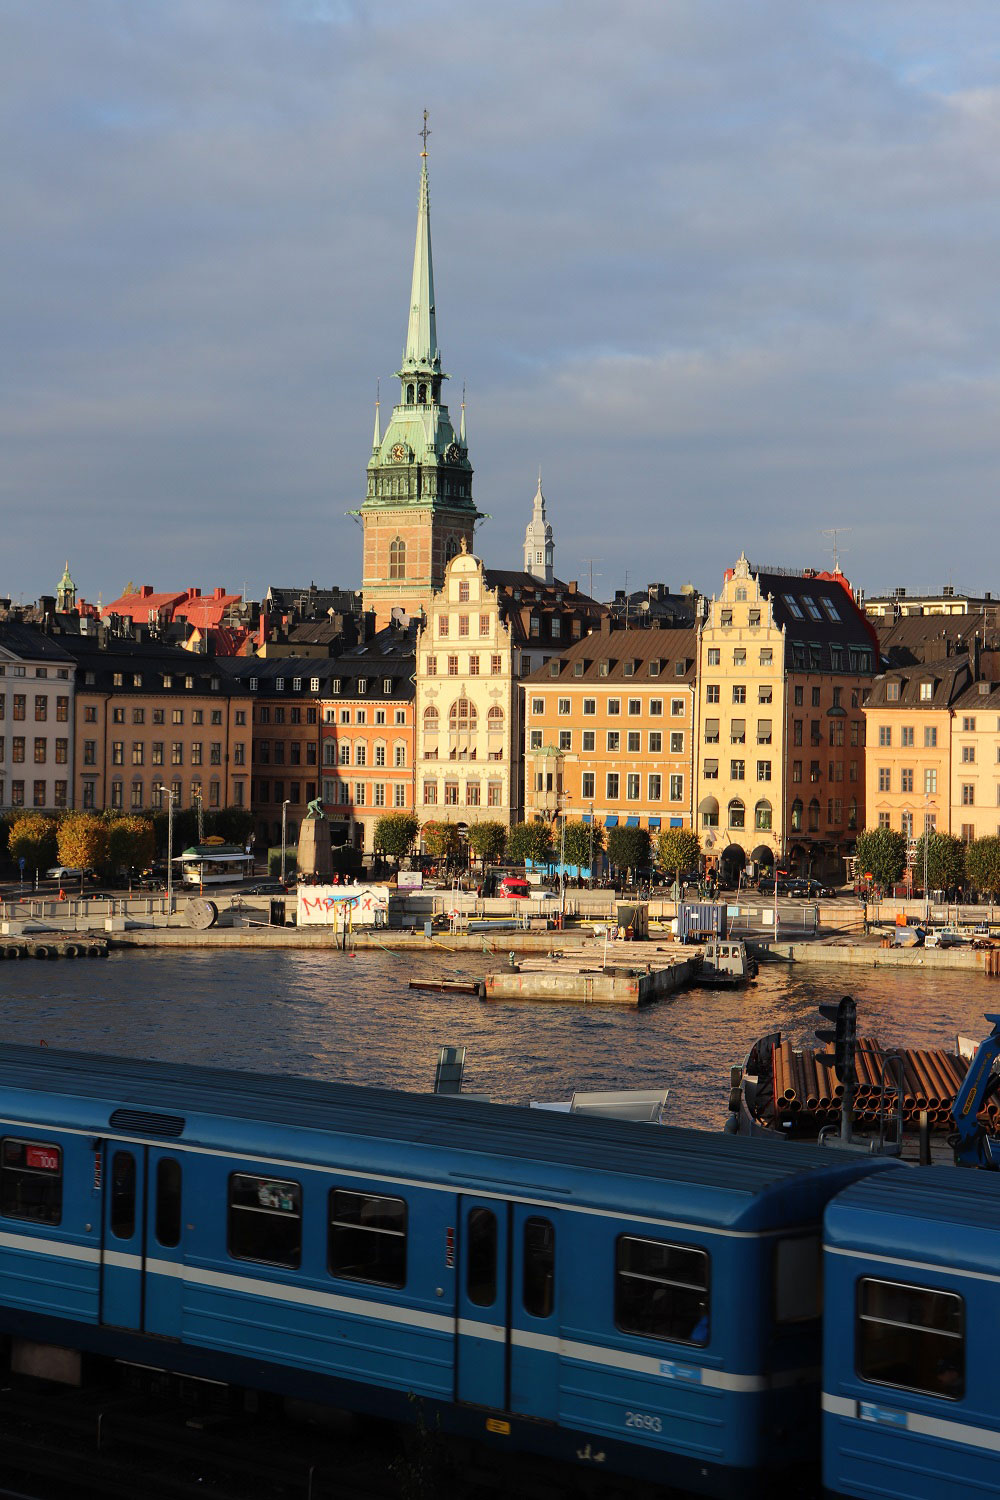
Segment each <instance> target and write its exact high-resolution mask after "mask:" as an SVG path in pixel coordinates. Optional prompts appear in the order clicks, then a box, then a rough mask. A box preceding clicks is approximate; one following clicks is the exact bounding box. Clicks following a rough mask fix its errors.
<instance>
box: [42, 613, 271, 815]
mask: <svg viewBox="0 0 1000 1500" xmlns="http://www.w3.org/2000/svg"><path fill="white" fill-rule="evenodd" d="M61 643H62V644H63V646H64V647H65V649H66V651H67V653H68V654H69V655H70V656H71V657H72V658H73V660H74V663H75V672H76V697H75V703H76V716H75V735H74V741H75V748H74V772H75V776H74V803H73V805H74V806H75V807H77V808H87V809H93V810H95V811H97V812H101V811H103V810H104V809H105V808H116V809H121V810H122V811H126V812H143V811H148V810H149V809H151V808H152V809H155V808H159V807H161V806H165V805H166V802H165V798H164V795H163V793H164V790H165V789H169V790H171V791H172V792H173V793H174V805H175V806H176V807H194V806H196V805H197V803H198V802H199V800H200V801H201V803H202V806H203V807H205V808H209V809H211V808H222V807H249V806H250V795H249V793H250V745H251V703H250V699H249V695H248V694H247V692H246V690H245V689H244V688H243V687H242V686H241V684H239V683H238V682H234V681H233V680H232V679H231V678H230V677H229V676H228V675H227V674H226V672H225V671H224V670H223V669H222V667H220V665H219V664H218V663H217V662H215V661H213V660H212V659H211V658H203V657H198V656H192V655H191V654H190V653H189V652H186V651H181V650H179V649H176V648H170V647H163V646H158V645H156V644H154V643H149V642H140V641H134V640H128V639H122V638H111V639H107V640H105V641H104V642H103V643H102V642H101V641H100V640H95V639H93V638H92V637H88V636H86V635H84V636H75V637H74V636H71V635H65V636H63V637H61Z"/></svg>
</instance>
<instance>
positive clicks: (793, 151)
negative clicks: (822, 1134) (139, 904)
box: [0, 0, 1000, 601]
mask: <svg viewBox="0 0 1000 1500" xmlns="http://www.w3.org/2000/svg"><path fill="white" fill-rule="evenodd" d="M424 109H427V110H428V112H429V117H430V118H429V124H430V128H431V131H432V134H431V137H430V142H429V152H430V156H429V171H430V187H431V221H432V232H433V244H434V270H435V284H436V287H435V289H436V300H437V324H438V337H439V342H440V345H441V352H442V359H443V363H444V368H445V369H446V370H447V371H448V372H449V374H450V376H451V380H450V382H449V384H448V385H447V386H446V388H445V390H446V399H447V400H448V402H449V404H450V407H451V410H452V413H453V416H454V417H455V419H456V420H457V414H458V407H459V404H460V401H461V392H462V386H463V383H464V384H465V386H466V389H467V402H468V407H467V420H468V437H469V450H470V458H471V461H472V463H473V466H474V469H475V478H474V481H473V493H474V496H475V499H476V501H477V503H478V505H479V507H480V509H481V510H483V511H485V512H487V513H488V514H489V516H490V519H489V520H487V521H484V522H483V523H482V524H481V527H480V529H479V531H478V533H477V547H478V550H479V552H480V554H481V555H482V556H483V558H484V560H485V561H486V562H487V564H488V565H491V566H494V567H499V568H510V567H519V566H520V565H521V558H522V549H523V538H524V528H525V525H526V524H527V522H528V520H529V519H530V514H531V500H532V496H533V494H534V490H535V485H536V482H537V476H538V472H539V469H540V470H541V472H542V478H543V489H544V492H545V495H546V499H547V502H548V514H549V519H550V520H551V522H552V524H553V526H554V529H555V543H556V571H557V573H558V574H559V576H561V577H563V578H567V579H569V578H578V579H580V581H581V584H582V585H583V586H585V587H587V586H589V583H590V579H591V576H592V577H593V589H594V593H595V594H596V595H598V597H602V598H606V597H610V595H611V594H612V593H613V591H614V590H615V589H616V588H622V587H624V586H626V584H627V586H628V587H629V588H630V589H633V588H641V587H644V586H645V585H646V584H647V583H650V582H653V581H664V582H667V583H668V584H669V585H670V586H671V587H672V588H677V587H679V586H680V585H682V584H684V583H687V582H690V583H693V584H694V585H695V586H696V587H698V588H700V589H702V590H704V591H706V592H708V593H712V592H714V591H715V590H716V589H717V588H718V586H719V581H720V579H721V575H722V572H723V569H724V568H726V567H727V566H730V565H731V564H732V563H733V562H734V561H735V559H736V558H737V557H738V556H739V554H740V552H741V551H743V550H745V551H746V553H747V555H748V556H749V557H750V558H751V560H752V561H755V562H758V563H761V564H770V565H780V566H785V567H791V568H797V567H807V566H809V567H820V568H822V567H828V566H830V565H831V563H832V552H831V548H832V543H833V539H832V537H831V536H829V535H827V534H826V533H827V532H828V531H830V530H831V529H838V530H839V536H838V538H837V541H838V545H839V548H840V559H841V565H842V567H843V568H844V571H845V572H846V573H847V574H848V576H849V577H850V578H851V580H852V581H853V582H854V583H855V585H860V586H862V587H863V588H864V589H865V590H866V591H867V592H868V593H884V592H887V591H888V590H891V589H892V588H894V587H896V586H899V585H902V586H905V587H907V588H908V589H910V590H916V589H924V588H934V589H937V588H940V587H941V586H942V585H944V584H947V583H950V584H952V585H953V586H954V587H955V588H956V589H962V590H969V591H971V592H976V593H978V592H981V591H983V590H986V589H993V590H994V591H997V592H1000V576H998V571H997V565H996V561H995V555H994V554H992V553H991V552H990V543H991V542H992V541H994V540H995V538H996V535H997V527H996V519H995V518H996V514H997V504H996V497H997V490H998V479H1000V297H998V294H997V266H998V264H1000V192H998V186H1000V181H998V179H1000V7H998V6H997V5H996V0H934V3H931V0H807V3H803V0H754V3H753V4H752V5H748V4H747V3H746V0H615V4H614V5H609V4H608V3H607V0H505V3H504V4H503V5H502V6H499V5H496V4H490V5H486V4H483V3H481V0H464V3H463V4H461V5H457V4H454V3H444V0H421V3H420V4H419V5H414V4H412V0H411V3H409V4H401V3H398V0H368V3H362V0H169V3H168V0H87V3H86V4H85V5H83V4H79V3H76V0H0V202H2V204H3V213H2V217H0V518H2V523H0V592H2V593H5V594H6V593H10V594H12V595H13V597H14V598H15V599H17V598H24V599H34V598H36V597H37V595H38V594H39V593H51V592H54V590H55V586H56V583H57V581H58V579H59V576H60V574H61V572H62V567H63V563H64V560H65V559H66V558H69V561H70V566H71V570H72V573H73V576H74V579H75V581H76V583H77V585H78V588H79V589H80V591H81V593H82V594H83V595H84V596H85V597H87V598H89V599H91V600H96V599H97V597H98V596H99V595H101V596H103V599H104V600H105V601H108V600H110V599H111V598H113V597H115V596H116V595H117V594H118V593H119V592H120V591H121V589H122V588H123V586H124V585H125V584H126V582H128V581H132V582H134V583H136V584H141V583H152V584H154V585H155V586H156V587H157V588H158V589H168V588H169V589H173V588H175V587H176V588H183V587H186V586H188V585H192V584H193V585H197V586H200V587H202V588H204V589H210V588H212V587H213V586H215V585H216V584H224V585H225V586H226V587H227V588H228V589H231V590H241V589H243V587H244V585H245V586H246V588H247V592H248V596H249V597H251V598H255V597H260V595H261V594H262V593H263V591H264V590H265V589H266V588H267V586H268V585H269V584H280V585H284V586H299V585H301V584H303V583H309V582H310V581H315V582H316V583H318V584H321V585H332V584H337V585H339V586H341V587H359V586H360V582H361V532H360V527H359V524H358V522H357V521H356V520H354V519H352V518H350V517H349V516H348V515H347V514H346V513H347V512H348V511H350V510H352V509H356V508H357V507H358V506H359V504H360V502H361V500H362V499H363V496H364V481H365V465H366V463H367V460H368V458H369V456H370V451H371V450H370V443H371V431H372V418H373V403H374V399H375V391H376V382H377V381H379V380H380V381H381V393H382V399H383V407H382V410H383V414H384V415H385V413H386V411H387V407H388V406H389V404H390V403H391V402H392V400H394V399H395V396H396V393H397V391H398V383H397V382H396V381H394V380H393V378H392V374H393V371H395V370H396V369H398V367H399V360H400V355H401V352H402V346H403V338H404V334H405V330H406V317H407V302H408V296H409V280H410V268H411V261H412V254H413V236H414V228H415V222H416V208H417V191H418V175H419V168H420V157H419V152H420V147H421V142H420V139H419V137H418V134H417V132H418V130H419V129H420V126H421V123H422V111H423V110H424Z"/></svg>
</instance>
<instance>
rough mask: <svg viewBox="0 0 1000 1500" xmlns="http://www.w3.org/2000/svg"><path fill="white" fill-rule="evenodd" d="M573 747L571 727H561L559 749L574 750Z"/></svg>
mask: <svg viewBox="0 0 1000 1500" xmlns="http://www.w3.org/2000/svg"><path fill="white" fill-rule="evenodd" d="M572 748H573V731H572V730H571V729H560V731H559V749H560V750H572Z"/></svg>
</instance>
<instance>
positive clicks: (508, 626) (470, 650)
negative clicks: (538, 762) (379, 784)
mask: <svg viewBox="0 0 1000 1500" xmlns="http://www.w3.org/2000/svg"><path fill="white" fill-rule="evenodd" d="M520 654H521V630H520V617H519V615H514V616H513V617H509V616H508V613H507V609H506V605H505V601H504V600H503V599H502V597H501V593H500V591H499V590H498V589H497V588H495V587H491V585H490V583H489V581H488V575H487V573H486V571H485V569H484V568H483V564H482V562H481V561H480V559H479V558H478V557H474V556H473V555H472V553H471V552H466V551H465V550H462V551H461V552H459V554H458V556H457V557H454V558H452V559H451V561H450V562H449V563H448V565H447V567H446V569H445V579H444V585H443V587H442V588H441V589H440V590H439V591H438V592H437V593H435V594H434V595H433V596H432V598H431V599H430V601H429V604H428V608H427V613H426V623H425V624H424V626H423V628H422V629H421V630H420V631H419V633H418V636H417V672H416V705H415V719H416V752H417V771H416V775H417V788H416V791H417V816H418V817H420V818H421V820H422V821H425V822H427V821H440V822H451V823H457V824H459V825H460V827H461V828H464V827H466V826H467V825H468V824H469V823H478V822H484V821H497V822H502V823H508V824H509V823H514V822H517V821H518V818H519V816H520V812H521V805H522V793H521V779H522V768H521V716H520V695H519V693H518V690H517V677H518V672H519V667H520Z"/></svg>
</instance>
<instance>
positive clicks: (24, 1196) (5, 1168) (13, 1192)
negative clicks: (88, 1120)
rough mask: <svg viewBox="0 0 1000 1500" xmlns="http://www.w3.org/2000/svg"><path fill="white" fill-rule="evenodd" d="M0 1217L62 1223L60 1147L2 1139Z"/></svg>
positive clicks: (39, 1222) (0, 1148)
mask: <svg viewBox="0 0 1000 1500" xmlns="http://www.w3.org/2000/svg"><path fill="white" fill-rule="evenodd" d="M0 1214H3V1216H4V1217H5V1218H8V1219H30V1220H32V1221H33V1222H35V1223H37V1224H58V1223H60V1222H61V1220H62V1148H61V1147H60V1146H50V1145H47V1144H45V1143H44V1142H42V1141H24V1140H17V1139H15V1138H13V1137H10V1136H8V1137H6V1138H5V1139H4V1140H3V1141H2V1142H0Z"/></svg>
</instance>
